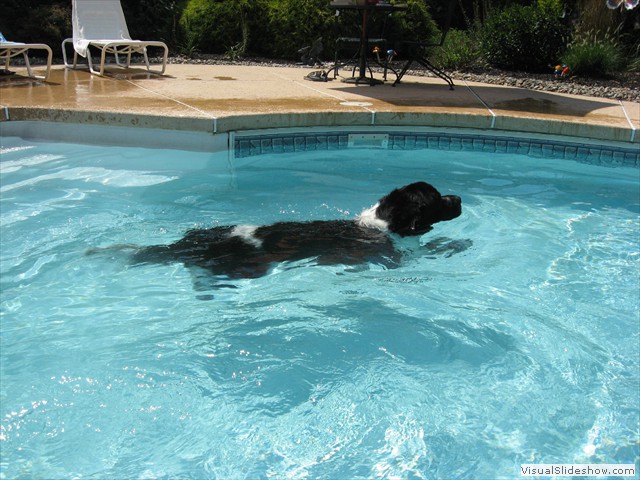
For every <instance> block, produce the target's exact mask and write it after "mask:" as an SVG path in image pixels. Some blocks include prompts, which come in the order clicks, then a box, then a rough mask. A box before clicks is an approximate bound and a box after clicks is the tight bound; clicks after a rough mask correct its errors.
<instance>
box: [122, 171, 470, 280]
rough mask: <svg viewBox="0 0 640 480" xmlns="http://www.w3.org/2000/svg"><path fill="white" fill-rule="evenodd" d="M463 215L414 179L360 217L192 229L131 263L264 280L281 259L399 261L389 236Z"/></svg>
mask: <svg viewBox="0 0 640 480" xmlns="http://www.w3.org/2000/svg"><path fill="white" fill-rule="evenodd" d="M460 213H461V200H460V197H458V196H456V195H444V196H443V195H440V193H439V192H438V190H436V189H435V188H434V187H433V186H432V185H429V184H428V183H425V182H416V183H412V184H410V185H407V186H404V187H402V188H398V189H396V190H394V191H392V192H391V193H390V194H388V195H387V196H385V197H383V198H381V199H380V201H379V202H378V203H376V204H375V205H374V206H372V207H371V208H369V209H366V210H364V211H363V212H362V213H361V214H360V215H359V216H358V217H357V218H356V219H355V220H317V221H309V222H281V223H275V224H273V225H265V226H251V225H236V226H219V227H213V228H208V229H197V230H191V231H189V232H187V234H186V235H185V236H184V238H182V239H181V240H178V241H177V242H175V243H172V244H170V245H155V246H150V247H142V248H139V249H136V250H134V253H133V258H132V260H133V262H134V263H135V264H144V263H169V262H181V263H183V264H184V265H185V266H187V267H198V268H199V269H201V270H204V271H205V272H207V273H208V274H209V275H215V276H221V277H226V278H229V279H237V278H256V277H260V276H263V275H265V274H267V273H268V272H269V270H270V269H271V268H272V267H273V266H275V265H276V264H279V263H283V262H295V261H299V260H305V259H309V260H313V261H314V262H315V263H316V264H321V265H360V264H366V263H378V264H384V265H388V266H397V264H398V263H399V261H400V257H401V256H402V254H401V252H399V251H398V250H397V249H396V248H395V247H394V242H393V239H392V238H391V237H392V235H390V234H397V235H399V236H402V237H404V236H416V235H422V234H423V233H425V232H428V231H429V230H431V225H433V224H434V223H437V222H441V221H445V220H452V219H454V218H456V217H458V216H459V215H460Z"/></svg>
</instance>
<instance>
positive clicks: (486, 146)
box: [233, 131, 640, 168]
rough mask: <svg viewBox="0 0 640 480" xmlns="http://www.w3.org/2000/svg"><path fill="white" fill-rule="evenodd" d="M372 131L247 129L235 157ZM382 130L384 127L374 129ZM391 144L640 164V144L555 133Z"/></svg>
mask: <svg viewBox="0 0 640 480" xmlns="http://www.w3.org/2000/svg"><path fill="white" fill-rule="evenodd" d="M370 133H372V132H367V131H363V132H351V131H349V132H319V133H314V132H309V133H282V134H255V135H246V136H245V135H243V136H237V137H235V138H234V142H233V147H234V157H235V158H246V157H253V156H256V155H264V154H277V153H295V152H309V151H318V150H327V151H331V150H345V149H347V148H350V147H349V135H353V134H370ZM375 133H377V134H379V133H380V132H375ZM388 135H389V139H388V143H387V147H386V148H387V149H388V150H422V149H432V150H447V151H472V152H488V153H516V154H521V155H528V156H531V157H540V158H557V159H563V160H574V161H578V162H584V163H589V164H593V165H602V166H609V167H622V166H624V167H636V168H638V167H640V148H639V147H637V146H635V145H634V146H631V147H629V148H626V147H618V146H611V145H597V144H591V143H578V142H568V141H562V140H555V139H549V140H547V139H533V138H522V137H509V136H492V135H478V134H464V133H450V132H426V133H413V132H398V131H394V132H388Z"/></svg>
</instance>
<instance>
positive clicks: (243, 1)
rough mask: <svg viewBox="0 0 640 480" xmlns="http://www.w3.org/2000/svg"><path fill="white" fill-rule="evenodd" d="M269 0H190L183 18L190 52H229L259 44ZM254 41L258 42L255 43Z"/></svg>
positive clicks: (185, 45) (184, 40)
mask: <svg viewBox="0 0 640 480" xmlns="http://www.w3.org/2000/svg"><path fill="white" fill-rule="evenodd" d="M267 3H268V2H267V0H224V1H217V0H187V3H186V5H185V8H184V10H183V11H182V15H181V17H180V26H181V31H182V33H181V39H180V41H179V43H180V44H183V45H184V47H185V48H186V49H187V50H190V51H194V50H196V49H197V50H199V51H201V52H203V53H227V52H233V51H235V52H237V51H238V50H239V49H241V50H243V51H247V50H252V46H254V45H257V46H259V45H260V42H258V41H255V39H259V38H262V36H263V33H264V27H263V25H264V21H263V19H264V17H265V16H266V14H265V11H266V6H267ZM252 41H255V43H252Z"/></svg>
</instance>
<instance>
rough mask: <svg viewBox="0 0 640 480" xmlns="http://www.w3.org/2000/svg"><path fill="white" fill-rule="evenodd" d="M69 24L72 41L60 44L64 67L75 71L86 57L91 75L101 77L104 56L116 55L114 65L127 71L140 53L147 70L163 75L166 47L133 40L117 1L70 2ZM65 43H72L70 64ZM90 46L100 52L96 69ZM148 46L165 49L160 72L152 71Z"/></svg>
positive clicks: (166, 55) (118, 0)
mask: <svg viewBox="0 0 640 480" xmlns="http://www.w3.org/2000/svg"><path fill="white" fill-rule="evenodd" d="M71 22H72V26H73V38H67V39H66V40H64V41H63V42H62V57H63V59H64V64H65V66H66V67H67V68H77V65H78V55H80V56H81V57H86V58H87V62H88V63H89V70H90V71H91V73H94V74H97V75H101V76H103V75H104V67H105V58H106V55H107V54H113V55H115V59H116V64H117V65H118V66H120V67H124V68H127V67H129V66H130V64H131V55H132V54H134V53H139V54H142V55H143V57H144V62H145V65H146V66H147V70H148V71H150V72H153V73H158V74H163V73H164V70H165V68H166V66H167V57H168V56H169V49H168V48H167V45H166V44H165V43H164V42H158V41H143V40H132V39H131V36H130V35H129V29H128V28H127V22H126V20H125V18H124V13H123V12H122V5H120V0H73V2H72V14H71ZM68 43H73V49H74V53H73V63H69V62H68V61H67V49H66V45H67V44H68ZM89 47H96V48H98V49H99V50H100V52H101V55H100V66H99V68H98V69H97V70H96V69H95V68H94V63H93V59H92V58H91V51H90V48H89ZM148 47H158V48H162V49H164V57H163V60H162V67H161V68H160V70H154V69H151V66H150V65H149V57H148V56H147V48H148ZM121 57H126V61H121Z"/></svg>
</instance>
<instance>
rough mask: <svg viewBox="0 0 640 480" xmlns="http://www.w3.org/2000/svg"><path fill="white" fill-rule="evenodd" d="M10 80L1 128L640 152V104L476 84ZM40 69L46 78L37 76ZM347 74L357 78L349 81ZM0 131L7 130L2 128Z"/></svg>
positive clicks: (200, 73) (233, 70) (191, 72)
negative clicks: (414, 139)
mask: <svg viewBox="0 0 640 480" xmlns="http://www.w3.org/2000/svg"><path fill="white" fill-rule="evenodd" d="M12 69H13V70H15V71H16V72H17V73H18V74H19V75H14V76H11V77H4V78H3V77H0V105H1V106H2V109H3V112H2V115H1V118H0V120H3V121H6V120H9V121H16V120H45V121H56V122H73V123H77V122H79V123H89V124H108V125H120V126H140V127H151V128H163V129H174V130H190V131H210V132H214V133H221V132H229V131H238V130H246V129H262V128H277V127H309V126H336V125H340V126H358V127H360V126H362V127H367V126H371V125H376V126H434V127H454V128H480V129H495V130H506V131H522V132H529V133H545V134H555V135H570V136H577V137H583V138H590V139H596V140H613V141H621V142H631V141H632V142H634V143H640V132H638V131H637V130H638V129H640V105H638V104H636V103H632V102H621V101H617V100H610V99H600V98H591V97H582V96H575V95H564V94H558V93H548V92H538V91H531V90H526V89H522V88H514V87H503V86H496V85H488V84H482V83H474V82H458V83H457V86H456V89H455V90H453V91H450V90H449V88H448V86H447V85H446V84H445V83H444V82H443V81H442V80H440V79H436V78H430V77H422V76H411V75H407V76H405V77H404V79H403V81H402V83H400V84H399V85H398V86H396V87H392V86H391V82H388V83H387V84H384V85H378V86H375V87H370V86H367V85H351V84H346V83H343V82H341V81H340V79H337V80H332V81H329V82H312V81H308V80H305V79H304V77H305V75H306V74H307V73H309V72H311V71H312V70H313V69H311V68H295V67H291V68H289V67H264V66H233V65H168V66H167V70H166V73H165V75H164V76H156V75H152V74H148V73H146V71H145V70H142V69H130V70H122V69H114V70H111V71H110V73H109V75H108V76H107V77H104V78H102V77H98V76H95V75H91V74H89V73H88V72H86V71H82V70H67V69H65V68H63V67H62V66H55V67H53V71H52V73H51V77H50V79H49V83H42V82H40V81H36V80H32V79H28V78H25V77H22V76H21V75H20V74H24V72H23V71H22V70H23V69H21V68H19V67H17V68H12ZM36 70H37V69H36ZM341 73H344V74H347V73H350V72H341ZM1 125H2V124H1V123H0V127H1Z"/></svg>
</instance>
